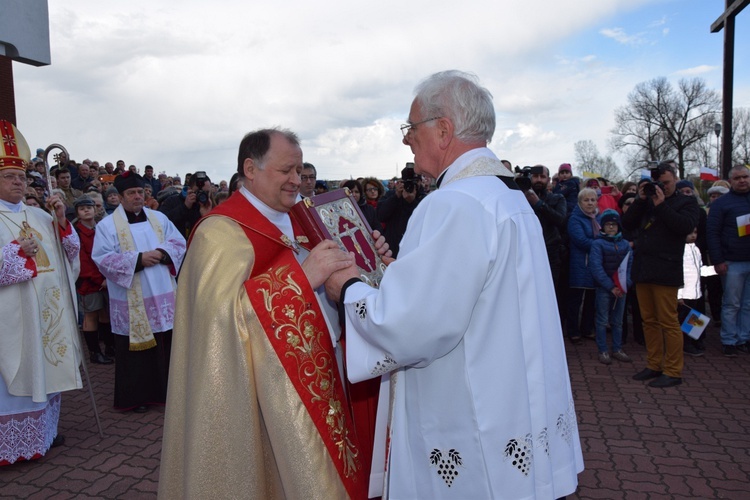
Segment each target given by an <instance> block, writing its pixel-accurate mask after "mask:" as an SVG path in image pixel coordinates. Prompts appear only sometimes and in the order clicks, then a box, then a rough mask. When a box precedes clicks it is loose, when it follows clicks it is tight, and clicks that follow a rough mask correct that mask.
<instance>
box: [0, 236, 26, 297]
mask: <svg viewBox="0 0 750 500" xmlns="http://www.w3.org/2000/svg"><path fill="white" fill-rule="evenodd" d="M20 250H21V245H19V244H17V243H13V242H11V243H8V244H7V245H5V246H4V247H3V249H2V265H0V286H8V285H15V284H16V283H23V282H24V281H29V280H30V279H31V278H33V277H34V269H33V268H32V269H29V268H28V267H26V263H27V262H28V260H29V259H26V258H25V257H21V256H20V255H19V251H20Z"/></svg>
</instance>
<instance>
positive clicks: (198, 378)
mask: <svg viewBox="0 0 750 500" xmlns="http://www.w3.org/2000/svg"><path fill="white" fill-rule="evenodd" d="M467 103H469V104H467ZM464 108H465V109H464ZM468 110H470V112H468ZM472 114H475V116H474V115H472ZM470 115H471V116H470ZM0 124H1V125H2V127H3V134H4V136H7V137H12V140H8V141H5V142H4V148H5V149H4V153H3V157H2V160H3V161H2V162H0V182H1V183H2V184H1V185H0V215H1V216H2V218H3V223H4V225H3V226H0V234H1V235H2V238H3V239H2V241H1V242H0V243H1V244H2V268H0V294H2V295H3V297H4V298H7V300H3V301H2V302H0V304H2V307H6V308H22V309H24V314H23V317H24V318H32V319H33V321H30V322H23V323H19V324H18V325H16V326H15V327H14V332H13V336H10V337H9V336H7V335H5V334H4V335H3V336H1V340H0V347H1V349H0V375H2V380H1V381H0V389H2V391H3V392H2V393H0V429H7V428H10V427H11V426H16V427H18V428H19V429H21V431H22V432H26V433H31V434H33V435H34V439H31V440H27V441H28V443H26V444H24V445H23V446H22V445H17V446H15V448H12V449H11V448H9V446H8V445H7V444H6V443H2V447H0V450H2V452H3V455H1V456H0V464H3V463H5V464H8V463H13V462H15V461H18V460H28V459H33V458H38V457H39V456H43V455H44V453H45V452H46V450H48V449H49V448H50V447H51V446H55V445H58V444H60V443H61V441H62V439H61V436H59V435H58V434H57V418H58V417H59V412H60V400H61V397H60V393H61V392H63V391H66V390H71V389H75V388H80V387H81V380H80V374H79V373H78V365H79V364H80V361H81V360H80V355H81V352H82V350H81V349H80V346H79V345H78V338H79V337H78V335H77V331H78V329H79V328H80V330H81V332H82V338H83V340H84V341H85V344H86V346H87V348H88V354H89V360H90V362H92V363H97V364H102V365H112V364H114V370H115V388H114V400H113V401H114V403H113V404H114V407H115V408H116V409H119V410H122V411H131V410H132V411H135V412H146V411H148V407H149V406H151V405H164V404H166V415H165V433H164V449H163V457H162V468H161V481H160V493H161V494H162V495H164V496H165V497H170V498H172V497H174V498H177V497H185V496H191V495H195V496H203V495H209V494H211V495H216V494H217V492H220V493H218V494H219V495H220V496H237V495H242V493H243V492H247V491H256V492H259V495H261V496H269V497H273V496H275V495H278V494H279V493H280V492H284V494H286V495H287V496H312V497H317V496H320V497H331V498H343V497H351V498H365V497H367V496H368V491H367V490H369V495H370V496H379V495H385V496H386V497H387V496H388V495H389V494H390V495H393V496H395V497H430V498H442V497H449V496H450V495H449V493H448V492H450V494H456V493H455V492H456V491H458V492H459V493H458V494H459V495H463V496H465V497H485V496H491V492H500V491H503V492H507V493H508V494H509V495H510V496H534V495H537V496H541V497H547V498H550V497H551V498H559V497H562V496H564V495H566V494H569V493H572V492H573V491H574V490H575V485H576V475H577V473H579V472H580V471H581V470H582V467H583V462H582V459H581V451H580V445H579V442H578V434H577V425H576V421H575V420H576V419H575V409H574V405H573V402H572V393H571V390H570V383H569V378H568V373H567V370H568V368H567V364H566V361H565V355H564V342H565V340H566V339H567V341H568V342H569V343H570V344H571V345H574V346H580V345H582V344H583V343H584V339H586V338H590V339H592V340H595V342H594V343H593V345H594V346H595V348H596V349H597V352H598V359H599V361H600V362H601V363H603V364H605V365H610V364H612V363H613V360H616V361H618V362H622V363H632V361H633V360H632V359H631V357H630V356H629V355H628V354H626V352H625V346H626V345H627V342H628V331H629V328H632V332H633V334H632V337H633V341H635V342H637V343H640V344H644V345H645V346H646V350H647V361H646V366H645V367H644V368H643V369H642V370H641V371H639V372H638V373H636V374H635V375H634V376H633V378H634V379H635V380H640V381H648V385H650V386H652V387H657V388H667V387H673V386H676V385H679V384H681V383H682V370H683V364H684V361H683V355H684V354H688V355H691V356H702V355H704V352H705V347H704V343H703V342H702V340H701V338H700V337H699V338H696V339H694V338H692V337H687V336H685V334H684V333H683V331H682V329H681V326H680V325H681V320H682V318H683V317H685V316H687V314H688V312H689V311H691V310H696V311H698V312H700V313H706V308H705V304H706V301H705V297H706V292H707V294H708V299H709V304H710V314H711V317H712V319H713V321H714V322H716V323H717V324H721V340H722V345H723V353H724V355H726V356H729V357H734V356H737V354H738V353H750V243H748V242H750V237H746V236H747V235H750V202H749V200H750V182H749V180H748V169H747V168H746V167H744V166H736V167H734V168H733V169H732V170H731V172H730V177H729V181H728V182H726V181H717V182H716V183H714V185H712V186H711V187H710V189H708V191H707V195H708V197H709V199H708V200H707V201H706V202H705V203H704V201H703V200H702V199H701V198H700V197H699V195H698V190H697V189H696V187H695V185H694V184H693V183H691V182H690V181H687V180H680V179H679V178H678V175H677V172H678V170H677V166H676V165H675V163H674V162H662V163H659V164H658V165H656V166H655V167H654V168H653V169H652V170H651V172H650V176H649V177H646V178H644V179H641V180H640V182H638V183H632V182H626V183H623V184H621V185H620V186H617V185H615V184H613V183H611V182H609V181H608V180H607V179H603V178H597V179H581V178H578V177H575V176H574V175H573V171H572V167H571V165H570V164H568V163H563V164H561V165H560V166H559V168H558V170H557V173H555V174H554V175H551V173H550V170H549V168H548V167H546V166H544V165H535V166H533V167H526V168H524V169H518V168H516V169H515V173H514V171H513V170H512V169H511V163H510V162H509V161H507V160H499V159H498V158H497V157H496V156H495V155H494V154H493V153H492V152H491V151H490V150H489V149H487V147H486V146H487V143H488V142H489V140H490V139H491V138H492V135H493V132H494V126H495V118H494V111H493V108H492V99H491V95H489V92H487V91H486V89H484V88H482V87H481V86H479V84H478V82H477V80H476V78H475V77H473V76H471V75H467V74H464V73H460V72H453V71H451V72H444V73H438V74H436V75H432V76H431V77H429V78H428V79H426V80H425V81H424V82H422V83H421V84H420V86H418V87H417V92H416V97H415V99H414V102H413V104H412V107H411V110H410V113H409V121H408V123H407V124H405V125H404V126H403V127H402V129H401V130H402V133H403V143H404V144H405V145H407V146H409V147H410V148H411V150H412V152H413V153H414V155H415V163H414V164H408V165H407V166H406V168H404V170H403V171H402V173H401V178H398V179H396V178H394V179H391V180H389V181H386V182H383V181H381V180H380V179H377V178H374V177H363V178H359V179H347V180H342V181H338V182H332V181H323V180H321V179H318V178H317V169H316V168H315V166H314V165H312V164H310V163H307V162H303V161H302V150H301V147H300V144H299V139H298V138H297V136H296V135H295V134H294V133H293V132H291V131H289V130H286V129H280V128H274V129H260V130H257V131H255V132H252V133H250V134H248V135H246V136H245V137H244V138H243V140H242V142H241V143H240V147H239V161H238V165H237V173H236V174H235V175H234V176H233V177H232V179H230V180H229V181H224V180H222V181H220V182H219V183H213V182H212V181H211V179H210V178H209V177H208V175H207V174H206V172H203V171H198V172H194V173H192V174H187V175H185V180H184V182H183V181H182V179H180V178H179V177H168V176H166V175H165V174H159V175H158V176H154V168H153V167H152V166H150V165H146V166H145V167H144V169H143V175H140V173H139V169H138V168H137V167H136V166H134V165H131V166H130V167H128V168H125V163H124V162H123V161H122V160H120V161H118V162H116V164H115V165H113V164H112V163H109V162H108V163H105V164H104V166H100V165H99V164H98V162H96V161H90V160H84V161H83V162H81V163H78V162H75V161H74V160H72V159H69V158H67V157H66V155H65V154H64V153H61V154H59V155H58V156H57V157H56V158H55V161H56V164H54V165H47V164H46V163H45V160H44V159H43V158H42V157H41V154H42V153H43V151H42V150H38V151H37V157H35V158H33V159H30V160H26V159H25V158H26V157H27V156H30V155H28V153H27V150H28V146H27V145H26V144H25V141H24V140H23V137H22V136H21V135H20V133H19V132H18V131H17V129H15V127H14V126H13V125H12V124H10V123H9V122H6V121H1V122H0ZM339 187H343V188H348V189H349V191H350V192H351V194H352V196H353V198H354V199H355V201H356V203H357V205H358V206H359V208H360V211H361V212H362V214H363V216H364V218H365V219H366V221H367V222H368V224H369V225H370V227H371V229H373V234H372V237H373V239H374V241H375V242H376V250H377V251H378V252H379V253H380V254H381V256H382V259H383V261H384V262H386V263H387V264H388V269H387V271H386V273H385V277H384V279H383V281H382V283H381V286H380V287H379V288H374V287H371V286H369V285H368V284H366V283H364V282H362V281H360V279H359V274H358V271H357V270H356V266H354V265H353V262H354V257H353V256H351V255H349V254H347V253H346V252H343V251H341V249H340V248H339V246H338V245H337V244H336V243H334V242H331V241H324V242H323V243H320V244H319V245H317V246H311V245H309V240H308V239H307V238H306V237H305V236H304V235H303V234H301V233H300V232H299V228H297V227H296V225H295V223H293V222H292V219H291V218H290V217H289V212H290V210H291V208H292V206H293V205H295V204H296V203H297V202H299V201H300V199H302V198H303V197H312V196H315V195H316V194H320V193H322V192H325V191H327V190H329V189H334V188H339ZM435 188H437V189H435ZM183 260H184V263H183ZM178 275H179V276H178ZM66 288H68V289H69V290H66ZM76 305H77V306H78V308H79V310H80V314H79V316H78V317H76V316H75V315H74V314H72V313H71V311H74V310H75V309H76V307H75V306H76ZM26 309H28V311H27V310H26ZM442 311H445V312H448V311H450V313H449V314H441V313H440V312H442ZM531 311H535V313H533V314H532V313H531ZM538 311H541V314H539V313H538ZM56 315H57V316H56ZM76 323H78V324H76ZM563 326H564V328H563ZM39 332H42V334H43V335H39ZM344 332H345V335H344ZM404 332H408V335H405V334H404ZM563 332H565V333H563ZM27 337H29V338H33V339H35V340H34V342H24V341H23V339H26V338H27ZM608 337H611V339H608ZM102 344H103V347H104V349H102ZM344 346H345V348H344ZM19 360H20V362H19ZM344 367H345V368H344ZM40 374H41V375H40ZM519 378H520V379H523V381H524V383H520V384H512V387H511V386H510V385H506V384H497V383H496V381H498V380H506V379H513V380H519ZM532 385H534V386H538V387H539V389H538V390H537V389H535V390H534V391H531V390H530V389H528V387H531V386H532ZM446 392H448V393H450V394H451V396H452V399H451V401H452V402H451V404H450V405H449V406H446V404H445V398H444V397H443V395H444V394H446ZM478 399H479V400H481V404H477V401H478ZM378 407H380V408H381V410H380V411H377V408H378ZM383 407H386V408H388V407H389V408H390V418H391V419H392V421H391V422H390V425H389V427H388V428H387V429H386V428H385V426H384V422H383V419H382V417H383V415H384V414H387V412H383V411H382V408H383ZM217 408H220V409H221V410H222V411H221V412H217V411H216V409H217ZM471 409H473V410H471ZM542 409H543V410H542ZM435 414H440V415H441V419H439V420H437V421H436V420H435V419H434V418H432V415H435ZM320 415H325V417H324V418H321V417H320ZM24 422H27V423H28V422H32V424H33V425H26V427H24V425H25V424H24ZM416 429H420V432H419V433H416V434H415V433H414V432H413V431H414V430H416ZM386 433H390V434H386ZM417 434H418V435H417ZM485 440H488V442H494V443H499V446H497V447H493V448H491V449H490V448H484V447H481V446H476V444H477V443H481V442H483V441H485ZM385 443H390V447H391V448H390V450H389V451H388V453H389V454H388V456H387V457H386V456H385V455H384V453H385V448H384V444H385ZM531 448H538V449H540V450H542V449H543V450H544V453H541V452H538V453H533V454H532V453H530V452H529V450H530V449H531ZM299 457H304V459H303V460H298V458H299ZM414 457H423V458H424V460H423V461H419V460H416V459H415V458H414ZM508 457H513V458H514V459H513V460H510V461H509V460H508ZM206 458H208V460H206ZM464 462H465V463H472V464H480V465H477V466H473V467H472V468H471V469H467V468H464V467H463V463H464ZM383 464H386V465H385V469H383ZM509 464H511V465H509ZM444 467H445V468H444ZM532 468H533V469H534V470H535V471H536V472H535V474H529V470H530V469H532ZM436 470H437V475H436V474H435V471H436ZM459 470H460V472H461V476H458V471H459ZM489 470H492V471H495V472H493V473H492V474H487V471H489ZM312 476H315V477H318V478H319V481H317V483H316V484H314V485H311V484H310V482H309V481H308V480H307V478H309V477H312ZM228 477H229V478H231V479H230V480H229V481H227V478H228ZM384 484H385V485H386V491H383V485H384ZM311 488H312V489H311Z"/></svg>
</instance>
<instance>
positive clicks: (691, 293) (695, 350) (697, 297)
mask: <svg viewBox="0 0 750 500" xmlns="http://www.w3.org/2000/svg"><path fill="white" fill-rule="evenodd" d="M697 239H698V228H697V227H696V228H695V229H693V232H692V233H690V234H688V235H687V238H686V239H685V253H684V254H683V258H682V275H683V282H684V285H683V287H682V288H680V289H679V290H678V291H677V300H678V303H679V304H680V305H679V309H680V311H679V315H678V316H679V318H680V321H682V320H684V319H685V317H687V313H688V312H689V311H688V310H687V308H688V307H689V308H690V309H695V310H697V311H698V312H704V311H703V309H704V307H701V297H702V296H703V295H702V293H701V267H702V266H703V260H702V259H701V251H700V250H699V249H698V247H697V246H696V245H695V240H697ZM705 334H706V333H705V332H704V333H702V334H701V336H700V339H698V340H696V339H694V338H692V337H690V336H688V335H685V334H684V333H683V334H682V335H683V348H682V350H683V351H684V352H685V354H687V355H689V356H703V354H704V353H703V351H704V350H705V347H704V345H703V336H704V335H705Z"/></svg>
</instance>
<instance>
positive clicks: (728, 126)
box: [711, 0, 750, 179]
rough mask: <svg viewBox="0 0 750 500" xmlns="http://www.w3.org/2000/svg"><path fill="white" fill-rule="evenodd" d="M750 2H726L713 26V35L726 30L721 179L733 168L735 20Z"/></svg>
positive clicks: (738, 0)
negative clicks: (724, 8) (723, 9)
mask: <svg viewBox="0 0 750 500" xmlns="http://www.w3.org/2000/svg"><path fill="white" fill-rule="evenodd" d="M747 4H750V0H726V10H725V11H724V13H723V14H722V15H721V16H719V18H718V19H717V20H716V21H714V23H713V24H712V25H711V33H718V32H719V31H721V30H722V29H723V30H724V84H723V88H722V93H723V98H722V106H721V113H722V120H721V121H722V128H723V129H724V137H723V138H722V140H721V150H722V151H721V165H720V167H721V177H722V178H724V179H727V178H728V177H729V169H731V168H732V100H733V89H734V18H735V17H736V16H737V14H739V13H740V11H742V9H744V8H745V7H747Z"/></svg>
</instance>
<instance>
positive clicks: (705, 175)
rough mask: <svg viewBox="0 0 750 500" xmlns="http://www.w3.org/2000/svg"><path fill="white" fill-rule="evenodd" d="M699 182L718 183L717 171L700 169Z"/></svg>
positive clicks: (706, 168) (705, 168)
mask: <svg viewBox="0 0 750 500" xmlns="http://www.w3.org/2000/svg"><path fill="white" fill-rule="evenodd" d="M701 180H702V181H718V180H719V172H718V170H717V169H714V168H708V167H701Z"/></svg>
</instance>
